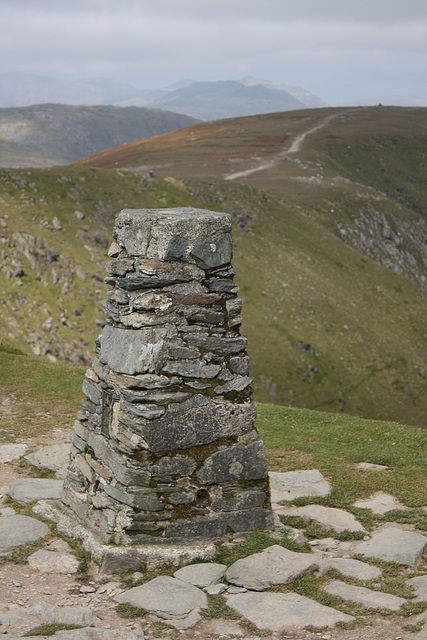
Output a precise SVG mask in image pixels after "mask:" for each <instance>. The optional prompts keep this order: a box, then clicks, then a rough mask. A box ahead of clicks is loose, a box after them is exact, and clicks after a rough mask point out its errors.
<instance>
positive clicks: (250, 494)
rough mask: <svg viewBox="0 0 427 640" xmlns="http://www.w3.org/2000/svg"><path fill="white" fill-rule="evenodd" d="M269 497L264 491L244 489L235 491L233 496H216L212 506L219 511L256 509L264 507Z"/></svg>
mask: <svg viewBox="0 0 427 640" xmlns="http://www.w3.org/2000/svg"><path fill="white" fill-rule="evenodd" d="M266 499H267V496H266V494H265V493H264V491H251V490H248V491H242V492H241V493H234V494H233V496H232V497H222V498H216V499H214V500H213V501H212V508H213V509H215V510H218V511H238V510H240V509H254V508H256V507H262V505H263V504H264V503H265V501H266Z"/></svg>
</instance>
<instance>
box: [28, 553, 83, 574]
mask: <svg viewBox="0 0 427 640" xmlns="http://www.w3.org/2000/svg"><path fill="white" fill-rule="evenodd" d="M28 564H29V566H30V567H31V568H32V569H36V570H37V571H40V572H41V573H77V570H78V568H79V566H80V562H79V561H78V560H77V558H76V557H75V556H73V555H72V554H71V553H61V552H59V551H47V550H46V549H39V550H38V551H36V552H35V553H33V554H31V555H30V556H29V558H28Z"/></svg>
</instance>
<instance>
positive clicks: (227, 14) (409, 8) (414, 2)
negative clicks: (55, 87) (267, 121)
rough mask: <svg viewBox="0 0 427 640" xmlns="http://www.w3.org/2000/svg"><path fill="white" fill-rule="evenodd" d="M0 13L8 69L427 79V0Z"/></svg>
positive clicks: (53, 0)
mask: <svg viewBox="0 0 427 640" xmlns="http://www.w3.org/2000/svg"><path fill="white" fill-rule="evenodd" d="M0 19H1V21H2V31H3V35H2V42H1V44H0V58H1V59H2V60H4V61H6V63H3V66H2V68H1V70H4V71H5V70H17V71H27V72H31V73H39V74H46V75H68V76H73V77H79V76H80V77H90V76H99V75H103V76H107V77H108V76H109V77H120V78H122V79H124V80H127V81H131V82H133V83H134V84H136V85H138V86H140V87H141V88H142V87H144V86H164V84H165V83H167V82H172V81H175V80H178V79H180V78H182V77H192V78H194V79H211V80H212V79H227V78H238V77H239V76H240V75H243V74H246V73H251V74H252V75H257V74H261V75H262V76H263V77H265V78H269V79H272V80H275V81H283V82H288V83H290V84H302V85H303V86H304V82H306V81H310V80H311V79H312V78H314V79H316V78H317V82H318V81H319V78H320V77H321V76H323V77H325V78H331V80H330V81H331V82H332V77H333V70H335V75H337V74H340V75H341V74H342V73H345V66H346V65H348V67H349V69H354V68H355V65H359V69H360V70H362V68H363V69H364V70H365V73H366V75H367V76H372V73H374V72H375V71H376V73H377V76H378V81H380V80H381V77H383V78H384V73H385V71H386V70H387V69H388V68H389V67H391V66H394V67H396V68H402V69H404V70H405V71H404V72H405V74H406V78H405V81H406V83H407V81H408V80H409V79H410V78H412V77H413V78H414V88H415V86H416V87H417V88H418V87H421V83H422V81H424V82H425V79H426V78H425V68H427V60H426V38H425V33H426V32H427V15H426V12H425V0H404V1H403V0H369V1H368V0H359V1H358V2H357V3H353V2H346V1H343V0H321V1H320V0H264V1H263V2H260V1H259V0H208V1H206V0H205V1H203V0H155V1H154V0H150V1H148V0H121V2H120V3H118V2H117V0H114V1H113V0H73V1H72V2H70V1H69V0H38V1H37V2H34V0H19V2H16V0H2V2H1V3H0ZM396 65H397V66H396ZM297 75H298V76H299V78H300V79H298V77H297ZM361 77H362V78H363V74H361ZM416 78H418V81H417V80H416ZM417 82H418V84H417ZM306 88H308V89H310V90H313V89H312V87H310V86H307V87H306ZM326 99H328V98H326Z"/></svg>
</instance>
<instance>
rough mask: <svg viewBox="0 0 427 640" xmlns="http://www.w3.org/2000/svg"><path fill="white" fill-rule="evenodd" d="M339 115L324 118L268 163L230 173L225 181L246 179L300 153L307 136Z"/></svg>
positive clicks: (296, 137)
mask: <svg viewBox="0 0 427 640" xmlns="http://www.w3.org/2000/svg"><path fill="white" fill-rule="evenodd" d="M339 115H341V112H339V113H333V114H332V115H330V116H328V117H327V118H324V119H323V120H322V121H321V122H320V123H319V124H317V125H316V126H315V127H312V128H311V129H307V131H304V132H303V133H300V134H299V135H298V136H295V138H294V139H293V140H292V142H291V144H290V146H286V147H285V148H284V149H282V151H279V153H277V154H276V155H274V156H273V157H272V158H270V160H267V161H266V162H263V163H262V164H260V165H258V166H257V167H253V168H252V169H245V170H244V171H237V172H236V173H229V174H228V175H227V176H225V180H235V179H236V178H244V177H246V176H249V175H251V174H253V173H257V172H258V171H264V170H265V169H271V168H272V167H274V166H276V165H277V164H279V162H281V160H283V158H286V156H289V155H290V154H291V153H297V151H300V149H301V146H302V143H303V142H304V140H305V139H306V137H307V136H309V135H311V134H312V133H314V132H315V131H318V130H319V129H323V127H325V126H326V125H327V124H329V123H330V122H331V120H333V119H334V118H336V117H337V116H339Z"/></svg>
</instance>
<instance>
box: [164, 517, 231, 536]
mask: <svg viewBox="0 0 427 640" xmlns="http://www.w3.org/2000/svg"><path fill="white" fill-rule="evenodd" d="M226 532H227V523H226V522H225V520H224V519H223V517H222V516H219V515H213V516H200V517H197V518H193V519H192V520H177V521H176V522H171V523H168V524H167V525H166V530H165V536H166V538H169V539H177V540H220V539H222V538H224V536H225V534H226Z"/></svg>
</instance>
